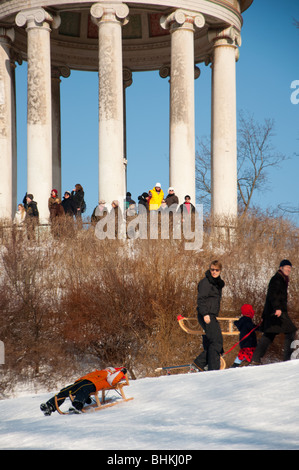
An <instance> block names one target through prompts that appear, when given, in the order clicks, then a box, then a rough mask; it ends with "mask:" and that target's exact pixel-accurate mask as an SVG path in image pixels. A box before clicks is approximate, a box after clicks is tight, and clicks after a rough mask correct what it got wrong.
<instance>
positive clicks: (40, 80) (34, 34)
mask: <svg viewBox="0 0 299 470" xmlns="http://www.w3.org/2000/svg"><path fill="white" fill-rule="evenodd" d="M16 24H17V25H18V26H25V25H26V26H27V28H26V31H27V60H28V72H27V81H28V83H27V87H28V88H27V191H28V193H31V194H33V196H34V200H35V201H36V202H37V203H38V209H39V215H40V222H41V223H46V222H48V219H49V209H48V199H49V195H50V191H51V189H52V110H51V102H52V96H51V57H50V33H51V29H50V25H51V26H52V27H53V28H58V27H59V24H60V17H58V16H53V15H51V14H50V13H48V12H47V11H46V10H44V9H43V8H36V9H35V8H31V9H28V10H24V11H21V12H20V13H18V14H17V16H16Z"/></svg>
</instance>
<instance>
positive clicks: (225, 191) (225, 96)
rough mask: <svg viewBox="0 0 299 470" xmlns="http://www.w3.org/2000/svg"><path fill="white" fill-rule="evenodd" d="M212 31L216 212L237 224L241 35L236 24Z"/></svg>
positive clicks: (213, 195) (213, 187)
mask: <svg viewBox="0 0 299 470" xmlns="http://www.w3.org/2000/svg"><path fill="white" fill-rule="evenodd" d="M208 34H209V40H210V41H212V42H213V59H212V123H211V126H212V129H211V154H212V165H211V167H212V169H211V180H212V215H213V216H214V218H215V220H219V223H220V224H221V219H223V218H226V221H227V222H229V220H228V218H229V219H231V222H232V223H233V222H234V219H235V218H236V216H237V213H238V202H237V124H236V58H237V57H238V47H237V46H239V45H240V34H239V32H238V31H236V30H235V29H234V28H233V27H230V28H227V29H225V30H222V31H209V33H208Z"/></svg>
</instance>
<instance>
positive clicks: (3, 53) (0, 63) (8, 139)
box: [0, 27, 17, 220]
mask: <svg viewBox="0 0 299 470" xmlns="http://www.w3.org/2000/svg"><path fill="white" fill-rule="evenodd" d="M13 41H14V29H13V28H9V29H6V28H2V27H0V218H1V219H2V218H4V219H10V220H11V219H12V218H13V216H14V213H15V211H16V196H17V155H16V110H15V64H14V61H13V59H12V51H11V44H12V42H13Z"/></svg>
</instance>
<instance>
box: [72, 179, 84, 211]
mask: <svg viewBox="0 0 299 470" xmlns="http://www.w3.org/2000/svg"><path fill="white" fill-rule="evenodd" d="M71 196H72V198H73V201H74V204H75V206H76V214H75V216H76V217H80V218H81V215H82V207H83V204H84V191H83V188H82V186H81V184H76V185H75V189H73V191H72V194H71Z"/></svg>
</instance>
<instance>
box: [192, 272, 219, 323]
mask: <svg viewBox="0 0 299 470" xmlns="http://www.w3.org/2000/svg"><path fill="white" fill-rule="evenodd" d="M224 285H225V284H224V281H223V280H222V279H221V277H220V276H218V277H217V278H214V277H212V275H211V272H210V270H208V271H207V272H206V275H205V277H204V278H203V279H202V280H201V281H200V282H199V283H198V286H197V292H198V294H197V315H198V321H199V323H200V324H202V321H203V320H202V318H203V317H204V316H205V315H214V316H215V317H218V315H219V311H220V301H221V295H222V289H223V287H224Z"/></svg>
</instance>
